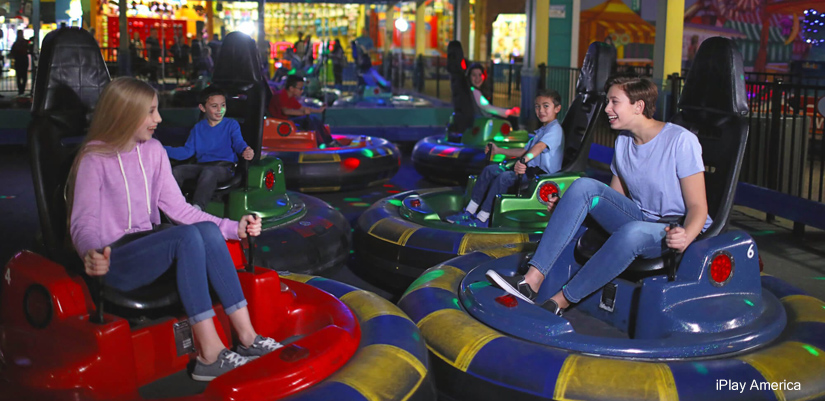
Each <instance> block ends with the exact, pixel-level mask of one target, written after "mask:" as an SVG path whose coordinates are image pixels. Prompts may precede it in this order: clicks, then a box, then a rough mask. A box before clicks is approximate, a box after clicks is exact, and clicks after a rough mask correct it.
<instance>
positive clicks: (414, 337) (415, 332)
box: [412, 331, 421, 342]
mask: <svg viewBox="0 0 825 401" xmlns="http://www.w3.org/2000/svg"><path fill="white" fill-rule="evenodd" d="M412 338H413V340H415V342H420V341H421V336H419V335H418V331H414V332H413V333H412Z"/></svg>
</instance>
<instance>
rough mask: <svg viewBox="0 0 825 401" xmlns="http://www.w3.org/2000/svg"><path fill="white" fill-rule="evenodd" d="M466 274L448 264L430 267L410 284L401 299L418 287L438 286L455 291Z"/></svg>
mask: <svg viewBox="0 0 825 401" xmlns="http://www.w3.org/2000/svg"><path fill="white" fill-rule="evenodd" d="M466 275H467V274H466V273H464V271H463V270H461V269H459V268H457V267H453V266H450V265H439V266H436V267H432V268H430V269H428V270H427V271H426V272H424V274H422V275H420V276H418V278H417V279H415V281H413V282H412V284H410V286H409V287H408V288H407V291H406V292H405V293H404V295H402V296H401V299H404V297H406V296H407V295H409V294H410V293H412V292H413V291H415V290H417V289H420V288H440V289H442V290H447V291H450V292H452V293H455V292H456V291H457V290H458V285H459V283H461V280H463V279H464V276H466Z"/></svg>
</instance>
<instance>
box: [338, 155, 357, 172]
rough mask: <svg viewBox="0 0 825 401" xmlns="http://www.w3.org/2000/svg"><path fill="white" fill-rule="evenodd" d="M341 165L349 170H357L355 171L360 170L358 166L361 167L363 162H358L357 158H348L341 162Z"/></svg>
mask: <svg viewBox="0 0 825 401" xmlns="http://www.w3.org/2000/svg"><path fill="white" fill-rule="evenodd" d="M341 164H342V165H343V166H344V168H345V169H347V170H355V169H357V168H358V166H360V165H361V160H358V159H356V158H354V157H348V158H346V159H344V160H343V161H342V162H341Z"/></svg>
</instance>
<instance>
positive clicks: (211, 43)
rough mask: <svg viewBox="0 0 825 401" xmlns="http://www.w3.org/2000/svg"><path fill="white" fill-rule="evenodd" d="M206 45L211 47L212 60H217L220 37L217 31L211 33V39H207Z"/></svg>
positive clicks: (219, 49) (219, 51)
mask: <svg viewBox="0 0 825 401" xmlns="http://www.w3.org/2000/svg"><path fill="white" fill-rule="evenodd" d="M208 46H209V48H210V49H212V60H217V59H218V57H220V55H221V39H220V36H218V34H217V33H215V34H212V40H210V41H209V44H208Z"/></svg>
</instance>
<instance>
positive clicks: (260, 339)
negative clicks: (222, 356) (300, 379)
mask: <svg viewBox="0 0 825 401" xmlns="http://www.w3.org/2000/svg"><path fill="white" fill-rule="evenodd" d="M283 346H284V345H283V344H281V343H279V342H277V341H275V340H273V339H271V338H269V337H264V336H262V335H260V334H258V336H257V337H255V341H253V342H252V345H250V346H249V348H247V347H244V346H243V345H240V344H238V346H237V347H235V352H237V353H238V355H240V356H244V357H247V358H249V359H255V358H258V357H261V356H264V355H266V354H268V353H270V352H272V351H275V350H276V349H278V348H281V347H283Z"/></svg>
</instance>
